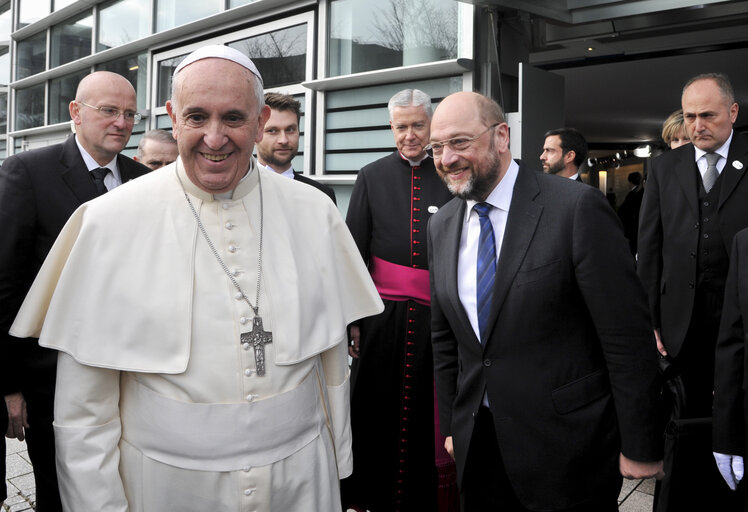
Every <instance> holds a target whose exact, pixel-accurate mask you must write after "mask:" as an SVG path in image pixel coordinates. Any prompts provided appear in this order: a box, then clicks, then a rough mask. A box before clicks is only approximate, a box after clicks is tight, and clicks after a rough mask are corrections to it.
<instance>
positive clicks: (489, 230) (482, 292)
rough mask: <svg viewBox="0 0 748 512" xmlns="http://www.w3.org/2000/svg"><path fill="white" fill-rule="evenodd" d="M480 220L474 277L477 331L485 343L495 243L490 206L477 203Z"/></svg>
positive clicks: (494, 263)
mask: <svg viewBox="0 0 748 512" xmlns="http://www.w3.org/2000/svg"><path fill="white" fill-rule="evenodd" d="M473 208H474V209H475V211H476V212H477V213H478V217H479V219H480V240H479V241H478V272H477V274H476V276H475V284H476V291H475V296H476V299H477V306H478V330H479V331H480V342H481V344H484V343H485V342H486V336H487V335H488V317H489V316H490V315H491V299H492V298H493V282H494V277H495V276H496V242H495V240H494V236H493V225H492V224H491V219H489V218H488V212H490V211H491V208H493V206H491V205H490V204H488V203H477V204H476V205H475V206H474V207H473Z"/></svg>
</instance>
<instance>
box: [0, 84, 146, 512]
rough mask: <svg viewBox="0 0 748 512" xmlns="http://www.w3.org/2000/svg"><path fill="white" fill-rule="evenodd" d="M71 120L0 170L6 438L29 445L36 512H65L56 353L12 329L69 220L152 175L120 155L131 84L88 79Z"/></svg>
mask: <svg viewBox="0 0 748 512" xmlns="http://www.w3.org/2000/svg"><path fill="white" fill-rule="evenodd" d="M69 112H70V118H71V119H72V121H73V124H74V126H75V134H74V135H71V136H70V137H68V138H67V140H66V141H65V142H63V143H62V144H55V145H52V146H47V147H45V148H40V149H36V150H32V151H26V152H23V153H18V154H16V155H13V156H11V157H9V158H8V159H7V160H6V161H5V162H4V163H3V165H2V168H0V225H1V226H3V228H2V237H1V238H0V361H2V364H3V368H2V370H0V391H2V393H3V395H4V396H5V403H6V405H7V409H8V429H7V432H6V435H7V436H8V437H10V438H17V439H19V440H23V439H26V442H27V446H28V451H29V457H30V458H31V463H32V465H33V468H34V479H35V481H36V510H37V511H39V512H48V511H59V510H62V507H61V505H60V497H59V492H58V488H57V474H56V470H55V444H54V433H53V430H52V413H53V401H54V389H55V369H56V364H57V353H56V352H55V351H54V350H50V349H46V348H41V347H39V345H38V344H37V343H36V340H31V341H29V340H23V339H19V338H14V337H13V336H11V335H10V334H8V330H9V328H10V325H11V323H12V322H13V319H14V318H15V316H16V313H17V312H18V309H19V308H20V306H21V302H22V301H23V298H24V297H25V296H26V292H27V291H28V289H29V287H30V286H31V283H32V281H33V280H34V277H35V276H36V274H37V272H38V270H39V268H40V267H41V265H42V262H43V261H44V259H45V257H46V256H47V253H48V252H49V250H50V249H51V247H52V244H53V243H54V241H55V238H56V237H57V235H58V233H59V232H60V230H61V229H62V227H63V225H64V224H65V222H66V221H67V220H68V217H70V215H71V214H72V213H73V211H74V210H75V209H76V208H77V207H78V206H80V205H81V204H82V203H84V202H86V201H89V200H91V199H94V198H96V197H97V196H99V195H101V194H103V193H105V192H106V191H108V190H111V189H112V188H114V187H116V186H118V185H120V184H122V183H124V182H126V181H128V180H131V179H133V178H136V177H138V176H141V175H143V174H145V173H147V172H148V171H149V170H150V169H148V168H147V167H145V166H143V165H141V164H139V163H137V162H134V161H133V160H131V159H129V158H127V157H125V156H123V155H120V154H119V153H120V151H122V149H124V147H125V145H126V144H127V141H128V140H129V139H130V134H131V132H132V129H133V126H134V125H135V124H136V123H137V122H138V121H140V114H139V113H138V112H137V102H136V94H135V89H134V88H133V86H132V85H131V84H130V82H128V81H127V79H125V78H124V77H122V76H120V75H117V74H115V73H110V72H107V71H99V72H96V73H92V74H90V75H88V76H86V77H85V78H83V80H81V82H80V83H79V84H78V89H77V92H76V96H75V100H73V101H71V102H70V105H69Z"/></svg>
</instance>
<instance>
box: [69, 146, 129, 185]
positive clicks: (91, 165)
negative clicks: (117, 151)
mask: <svg viewBox="0 0 748 512" xmlns="http://www.w3.org/2000/svg"><path fill="white" fill-rule="evenodd" d="M75 143H76V144H77V145H78V150H79V151H80V152H81V156H82V157H83V162H84V163H85V164H86V168H87V169H88V170H89V171H93V170H94V169H98V168H99V167H106V168H107V169H109V170H110V171H112V174H113V175H114V177H115V178H116V180H117V182H118V183H122V178H121V177H120V174H119V168H118V167H117V155H114V158H112V160H111V161H110V162H109V163H108V164H106V165H99V164H98V163H97V162H96V160H94V157H92V156H91V154H90V153H89V152H88V151H86V148H84V147H83V145H82V144H81V142H80V141H79V140H78V136H77V135H76V136H75Z"/></svg>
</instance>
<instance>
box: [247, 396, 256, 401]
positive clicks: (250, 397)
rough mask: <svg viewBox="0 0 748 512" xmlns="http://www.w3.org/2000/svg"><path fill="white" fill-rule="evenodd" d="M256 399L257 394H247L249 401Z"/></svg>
mask: <svg viewBox="0 0 748 512" xmlns="http://www.w3.org/2000/svg"><path fill="white" fill-rule="evenodd" d="M254 399H255V395H247V402H251V401H252V400H254Z"/></svg>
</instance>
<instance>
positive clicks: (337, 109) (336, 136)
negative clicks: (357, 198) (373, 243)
mask: <svg viewBox="0 0 748 512" xmlns="http://www.w3.org/2000/svg"><path fill="white" fill-rule="evenodd" d="M462 86H463V81H462V77H461V76H455V77H445V78H436V79H429V80H418V81H414V82H405V83H394V84H384V85H376V86H371V87H359V88H356V89H348V90H340V91H329V92H327V93H326V94H325V105H326V112H325V126H326V129H327V133H326V135H325V174H327V173H331V174H344V173H355V172H358V170H359V169H360V168H361V167H363V166H364V165H366V164H368V163H369V162H372V161H374V160H376V159H377V158H380V157H381V156H384V155H387V154H389V153H390V152H391V151H393V150H394V149H395V142H394V139H393V136H392V131H391V130H390V129H389V112H388V111H387V103H388V102H389V100H390V98H391V97H392V96H393V95H394V94H395V93H396V92H398V91H401V90H402V89H405V88H417V89H421V90H422V91H424V92H426V93H427V94H429V95H430V96H431V99H432V102H433V104H434V105H436V104H437V103H438V102H439V100H440V99H441V98H443V97H445V96H447V95H449V94H451V93H453V92H457V91H461V90H462ZM383 150H387V151H383Z"/></svg>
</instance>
